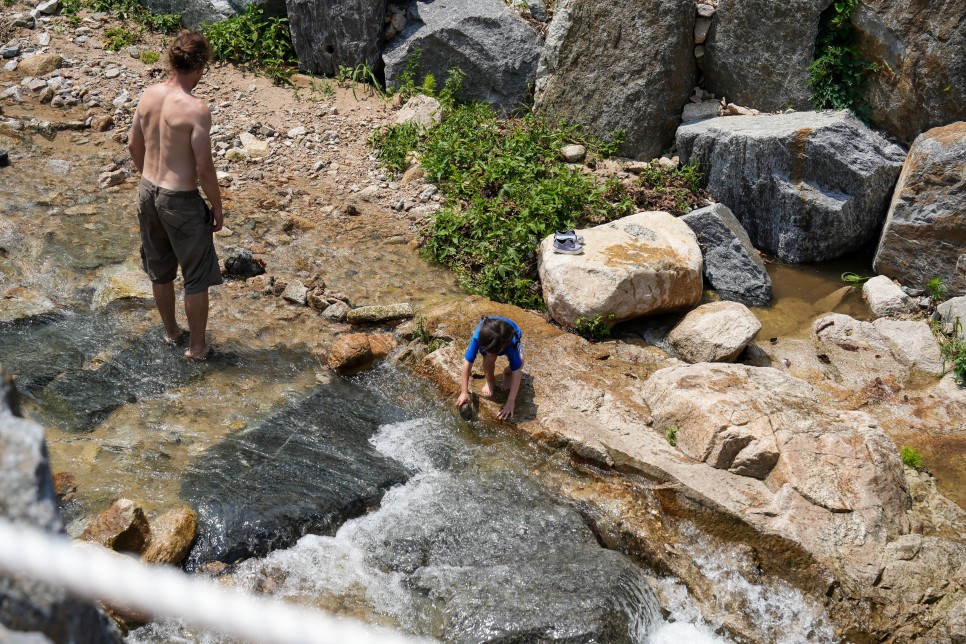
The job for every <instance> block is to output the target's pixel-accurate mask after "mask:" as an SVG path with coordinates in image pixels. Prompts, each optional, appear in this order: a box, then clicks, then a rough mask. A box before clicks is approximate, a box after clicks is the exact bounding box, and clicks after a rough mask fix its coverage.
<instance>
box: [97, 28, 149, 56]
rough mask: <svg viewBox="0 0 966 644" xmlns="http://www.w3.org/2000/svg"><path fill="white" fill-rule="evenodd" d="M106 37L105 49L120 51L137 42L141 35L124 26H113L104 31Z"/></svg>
mask: <svg viewBox="0 0 966 644" xmlns="http://www.w3.org/2000/svg"><path fill="white" fill-rule="evenodd" d="M104 38H105V42H104V49H106V50H107V51H120V50H122V49H124V48H125V47H127V46H129V45H133V44H134V43H136V42H137V41H138V40H140V39H141V36H140V34H136V33H134V32H132V31H129V30H127V29H124V28H123V27H112V28H111V29H108V30H107V31H105V32H104Z"/></svg>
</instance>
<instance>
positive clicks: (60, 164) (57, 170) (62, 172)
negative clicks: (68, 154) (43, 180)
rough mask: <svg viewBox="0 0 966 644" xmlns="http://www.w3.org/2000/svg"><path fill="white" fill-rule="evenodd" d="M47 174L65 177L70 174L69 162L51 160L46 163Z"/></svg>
mask: <svg viewBox="0 0 966 644" xmlns="http://www.w3.org/2000/svg"><path fill="white" fill-rule="evenodd" d="M47 172H51V173H53V174H56V175H58V176H61V177H66V176H67V173H68V172H70V162H69V161H64V160H63V159H51V160H50V161H48V162H47Z"/></svg>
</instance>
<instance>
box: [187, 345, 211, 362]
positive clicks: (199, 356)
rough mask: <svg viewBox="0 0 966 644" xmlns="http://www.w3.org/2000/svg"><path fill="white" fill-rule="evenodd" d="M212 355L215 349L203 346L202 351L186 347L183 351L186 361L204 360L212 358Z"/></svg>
mask: <svg viewBox="0 0 966 644" xmlns="http://www.w3.org/2000/svg"><path fill="white" fill-rule="evenodd" d="M214 355H215V351H214V349H212V348H211V347H205V349H204V351H201V352H199V353H195V352H193V351H192V350H191V349H188V350H187V351H185V352H184V359H185V360H187V361H188V362H204V361H205V360H210V359H211V358H213V357H214Z"/></svg>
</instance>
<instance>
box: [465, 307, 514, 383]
mask: <svg viewBox="0 0 966 644" xmlns="http://www.w3.org/2000/svg"><path fill="white" fill-rule="evenodd" d="M490 317H495V318H497V319H499V320H504V321H506V322H509V323H510V326H512V327H513V339H512V340H510V344H508V345H507V346H506V349H504V350H503V351H501V352H500V353H498V354H497V355H500V356H506V357H507V359H508V360H509V361H510V370H511V371H518V370H519V369H521V368H522V367H523V348H522V347H521V346H520V341H521V340H522V339H523V331H521V330H520V327H518V326H517V325H516V322H514V321H513V320H511V319H509V318H504V317H500V316H498V315H494V316H490ZM482 326H483V322H482V321H480V323H479V324H477V325H476V331H473V339H472V340H470V346H469V347H467V349H466V355H464V356H463V357H464V358H466V360H467V362H474V361H475V360H476V354H478V353H482V354H483V355H486V351H484V350H483V349H481V348H480V327H482Z"/></svg>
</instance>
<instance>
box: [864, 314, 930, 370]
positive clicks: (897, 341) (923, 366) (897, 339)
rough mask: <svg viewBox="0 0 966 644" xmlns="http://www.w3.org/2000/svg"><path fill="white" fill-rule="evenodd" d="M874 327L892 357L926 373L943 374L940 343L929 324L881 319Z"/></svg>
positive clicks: (874, 323)
mask: <svg viewBox="0 0 966 644" xmlns="http://www.w3.org/2000/svg"><path fill="white" fill-rule="evenodd" d="M872 326H874V327H875V330H876V331H878V332H879V335H881V336H882V339H883V340H885V342H886V344H887V345H888V347H889V349H890V350H891V351H892V355H894V356H896V358H897V359H899V360H900V361H905V362H907V363H908V364H909V365H910V366H912V367H913V368H915V369H919V370H920V371H925V372H926V373H934V374H938V373H941V372H942V370H943V359H942V355H941V353H940V351H939V342H937V341H936V336H935V335H934V334H933V332H932V329H931V328H930V327H929V323H928V322H923V321H921V320H889V319H886V318H880V319H878V320H876V321H875V322H873V323H872Z"/></svg>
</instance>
